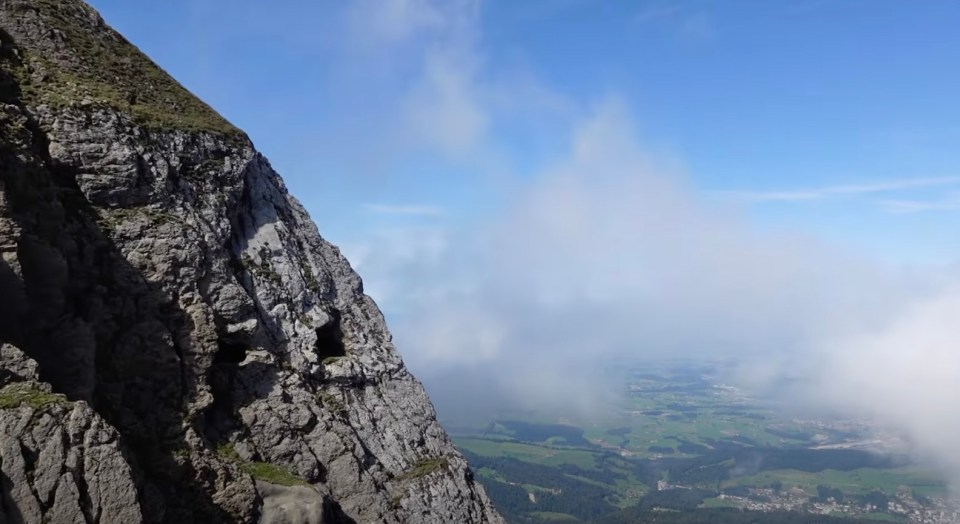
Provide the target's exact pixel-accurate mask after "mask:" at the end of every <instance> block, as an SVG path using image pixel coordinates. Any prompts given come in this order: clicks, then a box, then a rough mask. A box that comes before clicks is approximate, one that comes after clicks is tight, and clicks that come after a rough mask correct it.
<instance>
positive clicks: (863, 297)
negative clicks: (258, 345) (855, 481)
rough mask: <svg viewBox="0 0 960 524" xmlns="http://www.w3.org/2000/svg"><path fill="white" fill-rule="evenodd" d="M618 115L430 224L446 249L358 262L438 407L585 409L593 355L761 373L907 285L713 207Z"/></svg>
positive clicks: (591, 124) (605, 113) (886, 306)
mask: <svg viewBox="0 0 960 524" xmlns="http://www.w3.org/2000/svg"><path fill="white" fill-rule="evenodd" d="M628 114H629V111H627V110H626V109H625V108H624V106H623V105H622V104H621V103H619V102H617V101H615V100H614V101H610V102H608V103H605V104H602V105H601V106H599V108H598V109H597V110H596V111H595V113H594V114H593V116H591V117H590V118H588V119H585V120H584V121H582V122H581V123H580V124H579V125H578V126H576V127H575V128H574V129H573V130H572V131H571V139H570V144H569V149H568V153H567V155H566V156H565V157H564V158H560V159H558V161H557V162H556V163H555V164H554V165H553V166H551V167H550V168H548V169H546V170H545V171H543V172H542V173H540V174H539V175H538V176H535V177H533V178H532V179H530V180H528V181H527V182H525V183H521V184H518V186H517V189H516V192H515V194H514V195H513V197H512V198H511V199H510V200H509V202H508V204H507V205H506V206H505V207H504V208H502V209H501V211H500V212H498V213H496V214H493V215H489V216H487V217H486V222H483V223H481V224H479V225H477V226H470V227H459V228H454V227H452V226H447V228H446V229H441V230H439V232H437V234H438V235H440V236H441V237H442V238H444V241H443V242H442V243H439V244H432V246H433V247H434V248H438V247H439V248H440V249H434V250H429V251H422V254H423V255H424V256H423V258H422V259H418V258H417V256H416V255H415V254H414V256H412V257H408V256H402V257H399V258H397V257H396V256H395V255H393V254H391V253H390V249H393V248H399V249H403V250H409V249H410V246H411V243H410V242H404V241H399V240H395V241H394V242H393V243H392V244H389V245H382V246H377V247H375V248H373V249H374V252H372V253H371V256H370V257H368V259H372V260H377V261H378V265H377V266H376V267H369V266H361V267H360V270H361V272H362V273H363V274H364V275H365V279H366V281H367V282H368V283H371V282H373V283H376V282H389V283H391V285H393V286H398V287H399V288H400V289H392V290H391V292H390V296H392V297H404V301H403V305H402V307H397V308H392V307H391V305H390V304H389V302H390V301H384V300H382V299H381V297H377V296H375V298H378V299H379V300H381V302H384V303H386V305H387V309H388V318H389V320H390V322H391V326H392V329H393V330H394V333H395V335H396V339H397V343H398V347H399V348H400V350H401V352H402V353H403V355H404V357H405V358H406V359H407V361H408V363H409V364H410V366H411V369H413V370H414V371H415V372H416V373H417V374H418V375H419V376H421V377H422V378H424V380H425V382H426V383H427V385H428V386H429V387H431V390H432V392H433V393H434V394H435V396H436V397H437V398H443V399H444V400H443V401H442V402H441V413H442V414H447V415H449V414H450V413H451V412H452V411H453V409H452V408H448V409H447V410H444V409H443V406H444V405H449V404H450V403H452V402H458V401H462V402H466V401H467V399H466V398H464V397H476V395H477V391H486V392H493V391H495V392H496V393H495V394H493V393H491V394H489V395H486V396H485V398H488V399H490V401H491V402H492V403H496V404H497V406H499V407H503V406H504V405H509V406H513V407H527V408H532V407H540V408H548V407H551V406H553V407H563V408H565V409H573V408H574V407H576V406H579V407H582V408H583V409H585V410H586V409H593V408H595V407H596V405H594V404H592V403H591V402H593V401H595V400H597V399H604V398H609V395H610V394H611V393H612V392H611V391H608V390H607V389H606V387H607V386H606V385H605V384H606V383H605V382H603V380H602V379H601V378H600V375H599V373H600V371H601V370H603V369H604V367H609V366H617V365H619V364H620V363H622V362H626V363H629V362H633V361H636V360H639V359H649V358H656V357H658V356H676V355H684V356H690V357H695V356H705V357H707V356H720V357H726V356H733V357H740V358H743V359H745V360H750V361H751V362H752V363H754V364H756V362H758V361H759V362H763V363H764V365H763V366H761V367H762V368H765V373H767V374H768V375H769V376H770V377H771V380H772V379H773V378H774V377H777V376H779V375H778V372H780V371H782V370H781V369H779V368H778V366H779V365H781V364H782V363H786V362H793V361H795V360H796V359H797V358H800V359H802V358H805V357H808V356H812V355H814V353H812V352H811V349H810V348H813V347H815V346H816V345H817V344H818V343H819V342H820V341H822V340H824V339H826V338H829V337H834V336H839V335H838V334H844V333H851V332H859V331H860V330H863V329H867V328H869V327H871V326H874V325H877V324H879V323H882V322H883V321H884V320H885V319H889V318H892V317H893V315H895V314H896V312H897V311H898V307H899V304H902V303H903V301H904V297H906V296H911V295H912V293H913V290H912V288H913V287H914V284H915V282H914V281H913V280H911V279H908V278H902V277H900V276H898V275H890V274H886V273H885V272H884V271H883V270H882V269H880V268H877V267H874V266H872V265H871V264H869V263H867V262H865V261H863V260H859V259H858V258H857V257H856V256H853V255H851V254H849V253H846V252H845V251H844V250H843V249H841V248H839V247H837V246H831V245H827V244H825V243H822V242H819V241H816V240H814V239H811V238H806V237H804V236H801V235H797V234H789V233H787V232H782V231H781V232H776V233H775V234H770V233H767V234H762V233H759V232H756V231H753V230H752V229H751V228H750V227H749V224H747V223H746V222H744V221H743V220H742V219H741V218H740V217H738V216H736V215H734V214H730V213H728V212H726V211H723V210H720V209H715V208H713V207H711V206H710V205H709V204H707V203H705V202H704V201H703V200H701V199H700V198H699V197H698V195H697V193H696V192H695V191H693V190H692V189H691V188H690V187H689V185H688V184H687V182H686V180H685V177H684V175H683V173H682V172H680V171H678V170H676V169H674V168H671V167H664V165H662V164H661V163H659V162H658V161H657V159H655V158H651V157H650V156H649V155H648V154H647V153H646V151H645V150H644V148H643V146H642V144H641V143H640V142H639V140H638V139H637V137H636V135H635V133H634V132H633V129H632V125H631V123H630V121H629V118H628V117H627V116H626V115H628ZM394 234H395V238H397V239H399V238H401V237H402V235H399V234H398V232H396V231H394ZM391 246H393V247H391ZM381 248H383V250H382V251H377V250H378V249H381ZM406 252H407V254H408V255H410V252H409V251H406ZM395 260H400V261H401V262H402V263H401V264H399V265H392V264H391V261H395ZM418 262H421V263H420V264H418ZM407 286H413V289H411V290H410V291H404V290H403V289H402V288H404V287H407ZM410 297H417V298H416V299H411V298H410ZM390 311H393V313H389V312H390ZM818 355H819V354H817V356H818ZM451 377H457V378H456V379H452V378H451ZM479 377H483V378H482V380H480V378H479ZM574 383H576V384H577V385H576V387H573V384H574ZM438 388H443V389H442V390H441V389H438ZM469 400H470V403H471V406H472V408H471V409H474V410H477V409H480V406H479V405H478V403H479V400H478V399H477V398H470V399H469ZM463 405H464V404H460V405H459V406H458V407H460V408H462V407H463ZM488 407H490V406H488ZM478 416H482V414H478Z"/></svg>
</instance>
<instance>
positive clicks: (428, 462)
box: [398, 457, 450, 480]
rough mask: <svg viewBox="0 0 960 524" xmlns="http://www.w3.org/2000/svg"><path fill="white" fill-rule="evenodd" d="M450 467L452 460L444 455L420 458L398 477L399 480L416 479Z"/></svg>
mask: <svg viewBox="0 0 960 524" xmlns="http://www.w3.org/2000/svg"><path fill="white" fill-rule="evenodd" d="M449 467H450V462H449V461H447V459H445V458H443V457H439V458H426V459H420V460H418V461H417V463H416V464H414V465H413V467H412V468H410V470H408V471H406V472H404V473H403V474H402V475H400V476H399V477H398V479H399V480H415V479H419V478H422V477H426V476H427V475H430V474H433V473H436V472H437V471H440V470H442V469H444V470H445V469H447V468H449Z"/></svg>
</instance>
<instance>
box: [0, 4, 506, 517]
mask: <svg viewBox="0 0 960 524" xmlns="http://www.w3.org/2000/svg"><path fill="white" fill-rule="evenodd" d="M0 348H2V367H0V471H2V477H0V488H2V497H0V523H4V522H11V523H16V522H41V521H43V522H58V523H59V522H77V523H94V522H103V523H108V522H124V523H125V524H130V523H135V522H177V523H184V522H290V523H295V522H305V523H306V522H310V523H316V522H324V523H335V522H362V523H367V522H417V523H420V522H423V523H428V522H457V523H460V522H464V523H466V522H502V520H501V519H500V517H499V516H498V515H497V513H496V512H495V510H494V509H493V508H492V506H491V504H490V502H489V500H488V499H487V497H486V495H485V494H484V492H483V489H482V488H481V487H480V485H479V484H478V483H476V482H474V480H473V474H472V473H471V471H470V470H469V468H468V467H467V463H466V461H465V460H464V459H463V457H462V456H461V455H460V454H459V453H458V452H457V451H456V449H455V448H454V447H453V445H452V443H451V441H450V439H449V438H448V436H447V435H446V433H445V432H444V431H443V429H442V428H441V427H440V425H439V424H438V423H437V421H436V417H435V413H434V410H433V407H432V405H431V403H430V400H429V399H428V398H427V396H426V394H425V393H424V390H423V388H422V386H421V385H420V383H419V382H417V380H416V379H415V378H414V377H413V376H411V374H410V373H409V372H408V371H407V369H406V368H405V367H404V365H403V362H402V361H401V359H400V357H399V356H398V355H397V353H396V351H395V349H394V347H393V344H392V342H391V338H390V334H389V332H388V331H387V328H386V326H385V324H384V320H383V317H382V315H381V313H380V311H379V310H378V308H377V306H376V305H375V304H374V302H373V301H372V300H371V299H370V298H369V297H367V296H366V295H365V294H364V293H363V286H362V283H361V280H360V278H359V277H358V276H357V275H356V273H354V271H353V270H352V269H351V268H350V265H349V264H348V263H347V261H346V260H345V259H344V257H343V256H342V255H341V254H340V252H339V251H338V250H337V248H336V247H334V246H332V245H331V244H329V243H328V242H326V241H325V240H323V238H321V237H320V235H319V233H318V231H317V229H316V226H315V225H314V224H313V223H312V222H311V220H310V218H309V217H308V215H307V213H306V212H305V211H304V209H303V207H302V206H301V205H300V204H299V203H298V202H297V201H296V200H295V199H294V198H293V197H291V196H290V195H289V194H288V192H287V190H286V188H285V187H284V185H283V182H282V181H281V179H280V177H279V176H278V175H277V173H276V172H274V171H273V169H272V168H271V167H270V164H269V163H268V162H267V160H266V159H265V158H263V157H262V156H261V155H260V154H259V153H257V151H256V150H255V149H254V148H253V146H252V144H251V143H250V141H249V140H248V139H247V137H246V136H245V135H244V134H243V133H242V132H241V131H239V130H237V129H236V128H234V127H233V126H232V125H231V124H230V123H229V122H227V121H226V120H224V119H223V118H221V117H220V116H219V115H218V114H217V113H216V112H214V111H213V110H212V109H210V108H209V107H208V106H206V105H205V104H204V103H203V102H201V101H199V100H198V99H196V98H195V97H193V96H192V95H191V94H190V93H189V92H187V91H186V90H185V89H184V88H183V87H181V86H180V85H179V84H178V83H177V82H176V81H174V80H173V79H172V78H170V77H169V76H168V75H166V74H165V73H164V72H163V71H162V70H161V69H159V68H158V67H157V66H156V65H155V64H153V62H151V61H150V60H149V59H148V58H147V57H146V56H144V55H143V54H142V53H140V52H139V51H138V50H137V49H136V48H135V47H134V46H132V45H131V44H130V43H128V42H127V41H126V40H125V39H124V38H123V37H122V36H120V35H119V34H117V33H116V32H115V31H113V30H112V29H110V28H109V27H108V26H107V25H106V24H105V23H104V22H103V20H102V19H101V17H100V16H99V15H98V14H97V13H96V12H95V11H94V10H93V9H92V8H90V7H89V6H87V5H86V4H84V3H83V2H81V1H80V0H0Z"/></svg>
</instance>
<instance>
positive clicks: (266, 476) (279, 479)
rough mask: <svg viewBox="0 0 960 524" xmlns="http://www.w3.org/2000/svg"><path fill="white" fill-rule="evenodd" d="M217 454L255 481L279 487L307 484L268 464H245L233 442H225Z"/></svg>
mask: <svg viewBox="0 0 960 524" xmlns="http://www.w3.org/2000/svg"><path fill="white" fill-rule="evenodd" d="M217 454H218V455H220V456H221V457H222V458H225V459H227V460H229V461H231V462H235V463H236V464H237V465H238V466H239V467H240V471H243V472H244V473H247V474H248V475H250V476H252V477H253V478H255V479H257V480H262V481H263V482H269V483H271V484H278V485H280V486H306V485H307V484H308V482H307V481H306V480H304V479H303V478H301V477H299V476H297V475H295V474H293V473H291V472H290V470H288V469H286V468H284V467H282V466H277V465H276V464H270V463H269V462H256V461H254V462H247V461H244V460H243V459H241V458H240V454H239V453H237V449H236V447H235V446H234V444H233V442H225V443H223V444H220V445H219V446H217Z"/></svg>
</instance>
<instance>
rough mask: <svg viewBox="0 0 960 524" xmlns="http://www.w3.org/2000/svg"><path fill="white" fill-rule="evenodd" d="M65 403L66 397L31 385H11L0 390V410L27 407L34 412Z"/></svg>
mask: <svg viewBox="0 0 960 524" xmlns="http://www.w3.org/2000/svg"><path fill="white" fill-rule="evenodd" d="M66 402H67V397H66V396H64V395H61V394H59V393H48V392H46V391H43V390H42V389H39V388H37V387H36V386H34V385H32V384H25V383H19V384H11V385H9V386H7V387H5V388H3V389H0V409H11V408H18V407H20V406H29V407H31V408H33V409H35V410H42V409H46V408H48V407H50V406H55V405H58V404H65V403H66Z"/></svg>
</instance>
